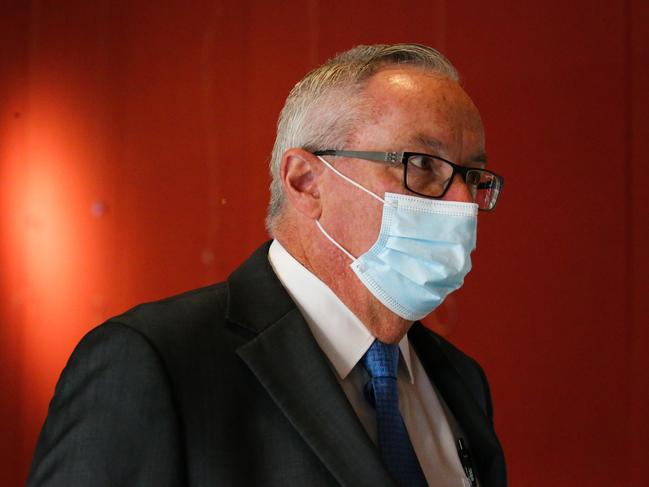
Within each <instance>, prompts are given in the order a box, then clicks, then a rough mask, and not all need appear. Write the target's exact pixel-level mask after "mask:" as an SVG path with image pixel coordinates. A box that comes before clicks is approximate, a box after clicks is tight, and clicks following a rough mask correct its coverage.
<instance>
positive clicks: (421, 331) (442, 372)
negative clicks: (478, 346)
mask: <svg viewBox="0 0 649 487" xmlns="http://www.w3.org/2000/svg"><path fill="white" fill-rule="evenodd" d="M409 338H410V339H411V342H412V344H413V346H414V347H415V349H416V350H417V356H418V357H419V360H420V361H421V362H422V364H423V366H424V369H425V370H426V373H427V374H428V377H429V378H430V380H431V381H432V382H433V383H434V384H435V386H436V387H437V389H438V390H439V392H440V394H441V395H442V397H443V398H444V401H445V402H446V404H447V406H448V407H449V408H450V410H451V411H452V412H453V415H454V416H455V419H456V420H457V422H458V423H459V424H460V426H461V427H462V430H463V431H464V433H465V434H466V435H467V437H468V441H469V445H470V446H471V450H472V454H473V457H474V460H475V464H476V467H477V469H478V476H479V479H480V481H481V484H482V485H483V486H487V487H491V486H500V485H503V486H504V485H505V479H504V471H505V466H504V459H503V454H502V449H501V447H500V443H499V441H498V439H497V437H496V435H495V432H494V430H493V427H492V425H491V419H490V418H488V417H487V415H486V413H485V412H484V411H483V410H482V408H481V407H480V406H479V404H478V402H477V401H476V399H475V396H474V394H473V393H472V392H471V391H470V389H469V387H468V386H467V384H466V381H465V379H464V378H463V377H462V375H461V374H460V373H459V372H458V369H457V368H456V367H455V366H454V364H453V362H452V360H450V358H449V356H447V354H446V353H445V352H444V350H443V349H442V347H441V345H440V342H439V338H437V337H436V336H435V335H434V334H433V333H431V332H430V331H428V330H426V329H425V328H424V326H423V325H421V324H419V323H415V324H414V325H413V327H412V328H411V330H410V333H409ZM480 392H482V391H480Z"/></svg>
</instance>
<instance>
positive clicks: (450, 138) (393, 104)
mask: <svg viewBox="0 0 649 487" xmlns="http://www.w3.org/2000/svg"><path fill="white" fill-rule="evenodd" d="M363 93H364V95H365V96H367V97H368V99H369V100H370V102H371V103H370V107H371V109H370V112H371V113H370V114H369V117H368V118H367V119H366V123H364V124H363V126H361V127H359V132H357V134H358V135H359V136H362V137H363V138H364V139H367V137H368V136H371V135H372V134H374V135H375V136H376V137H377V138H380V139H382V140H386V141H387V140H389V141H390V143H400V144H408V143H409V142H410V141H411V140H421V139H424V140H425V139H429V140H437V141H439V142H441V144H442V145H447V146H453V145H457V144H460V145H466V144H467V143H471V144H478V145H480V144H484V141H483V139H484V134H483V127H482V121H481V119H480V114H479V112H478V110H477V108H476V107H475V105H474V104H473V102H472V101H471V98H469V96H468V95H467V94H466V92H465V91H464V90H463V89H462V87H461V86H460V85H459V84H458V83H457V82H455V81H452V80H449V79H445V78H442V77H440V76H437V75H435V74H434V73H430V72H426V71H423V70H421V69H417V68H410V67H393V68H386V69H383V70H382V71H379V72H378V73H377V74H375V75H374V76H373V77H372V78H370V79H369V80H368V82H367V85H366V87H365V90H364V92H363ZM394 149H396V147H395V148H394Z"/></svg>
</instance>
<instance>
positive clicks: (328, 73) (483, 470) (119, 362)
mask: <svg viewBox="0 0 649 487" xmlns="http://www.w3.org/2000/svg"><path fill="white" fill-rule="evenodd" d="M457 80H458V76H457V73H456V71H455V69H454V68H453V67H452V65H451V64H450V63H449V62H448V61H447V60H446V59H445V58H444V57H443V56H442V55H440V54H439V53H438V52H437V51H435V50H433V49H431V48H428V47H425V46H421V45H406V44H401V45H392V46H386V45H377V46H359V47H356V48H354V49H352V50H350V51H348V52H345V53H343V54H340V55H338V56H336V57H335V58H333V59H331V60H330V61H328V62H327V63H325V64H324V65H323V66H321V67H319V68H317V69H315V70H314V71H312V72H311V73H309V74H308V75H307V76H306V77H305V78H304V79H303V80H302V81H300V82H299V83H298V84H297V85H296V86H295V87H294V88H293V90H292V91H291V93H290V95H289V97H288V99H287V101H286V105H285V107H284V109H283V111H282V114H281V116H280V121H279V125H278V133H277V139H276V143H275V148H274V150H273V157H272V162H271V165H272V173H273V185H272V198H271V205H270V210H269V215H268V219H267V223H268V228H269V230H270V233H271V235H272V236H273V241H272V243H270V244H266V245H264V246H262V247H261V248H260V249H259V250H257V252H256V253H254V254H253V255H252V256H251V257H250V259H249V260H248V261H246V262H244V263H243V264H242V266H241V267H240V268H239V269H237V270H236V271H235V272H234V273H233V274H232V275H231V276H230V277H229V278H228V280H227V281H226V282H224V283H221V284H217V285H214V286H211V287H208V288H205V289H200V290H197V291H193V292H190V293H186V294H183V295H181V296H177V297H173V298H170V299H167V300H164V301H161V302H157V303H150V304H145V305H142V306H138V307H136V308H135V309H133V310H131V311H129V312H127V313H125V314H124V315H121V316H118V317H116V318H113V319H111V320H109V321H108V322H107V323H104V324H103V325H101V326H100V327H98V328H96V329H95V330H93V331H92V332H90V333H89V334H88V335H87V336H86V337H85V338H84V339H83V340H82V341H81V343H80V344H79V346H78V347H77V349H76V350H75V352H74V353H73V355H72V358H71V359H70V361H69V363H68V365H67V367H66V369H65V370H64V372H63V374H62V376H61V379H60V381H59V383H58V385H57V388H56V393H55V396H54V398H53V400H52V403H51V406H50V411H49V416H48V419H47V421H46V424H45V426H44V428H43V431H42V433H41V437H40V439H39V443H38V446H37V449H36V453H35V458H34V463H33V466H32V471H31V475H30V481H29V485H61V486H74V485H93V486H104V485H106V486H108V485H146V486H149V485H151V486H153V485H155V486H165V485H170V486H171V485H173V486H176V485H191V486H203V485H204V486H208V485H269V486H271V485H273V486H291V485H295V486H320V485H348V486H364V485H367V486H384V485H385V486H388V485H402V486H417V485H426V484H427V485H430V486H436V487H442V486H444V487H446V486H449V487H450V486H476V485H481V486H483V487H498V486H504V485H505V484H506V480H505V467H504V459H503V454H502V450H501V448H500V445H499V443H498V440H497V438H496V435H495V433H494V430H493V424H492V409H491V400H490V396H489V389H488V386H487V382H486V379H485V376H484V374H483V372H482V370H481V368H480V367H479V366H478V364H477V363H476V362H474V361H473V360H472V359H470V358H469V357H467V356H466V355H464V354H462V352H460V351H459V350H457V349H456V348H454V347H453V346H452V345H451V344H449V343H448V342H446V341H445V340H444V339H442V338H441V337H439V336H437V335H435V334H434V333H432V332H430V331H428V330H427V329H425V328H424V327H423V326H422V325H421V324H419V323H418V322H417V321H416V320H418V319H420V318H423V317H424V316H426V315H427V314H429V313H430V312H431V311H432V310H434V309H435V308H436V307H437V306H438V305H439V304H440V303H441V302H442V301H443V300H444V298H445V297H446V295H448V293H450V292H452V291H453V290H455V289H457V288H458V287H460V286H461V285H462V282H463V279H464V276H465V275H466V273H467V272H468V271H469V269H470V267H471V261H470V254H471V251H472V250H473V249H474V247H475V238H476V235H475V232H476V218H477V212H478V210H479V209H480V210H491V209H493V208H494V206H495V204H496V201H497V198H498V194H499V191H500V189H501V187H502V184H503V181H502V178H500V177H499V176H497V175H496V174H494V173H492V172H490V171H487V170H486V169H485V168H484V167H485V164H486V157H485V149H484V144H485V142H484V132H483V127H482V123H481V120H480V116H479V114H478V111H477V109H476V108H475V106H474V105H473V103H472V102H471V100H470V98H469V97H468V96H467V94H466V93H465V92H464V91H463V89H462V88H461V87H460V85H459V84H458V81H457Z"/></svg>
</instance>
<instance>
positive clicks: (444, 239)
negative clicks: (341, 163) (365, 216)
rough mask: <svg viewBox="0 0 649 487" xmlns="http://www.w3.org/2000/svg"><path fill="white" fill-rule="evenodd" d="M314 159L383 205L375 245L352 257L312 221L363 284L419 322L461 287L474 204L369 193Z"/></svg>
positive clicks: (469, 248)
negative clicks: (336, 248) (348, 259)
mask: <svg viewBox="0 0 649 487" xmlns="http://www.w3.org/2000/svg"><path fill="white" fill-rule="evenodd" d="M318 158H319V159H320V160H321V161H322V162H323V163H324V164H325V165H326V166H327V167H329V169H331V170H332V171H333V172H334V173H336V174H337V175H338V176H340V177H341V178H343V179H344V180H345V181H347V182H349V183H350V184H352V185H354V186H356V187H357V188H359V189H361V190H363V191H365V192H366V193H368V194H369V195H371V196H372V197H374V198H376V199H378V200H379V201H381V202H382V203H383V216H382V219H381V229H380V231H379V235H378V238H377V240H376V243H375V244H374V245H373V246H372V247H371V248H370V249H369V250H368V251H367V252H365V253H364V254H363V255H361V256H360V257H358V258H356V257H354V256H353V255H351V254H350V253H349V252H348V251H347V250H345V249H344V248H343V247H342V246H341V245H340V244H339V243H338V242H336V241H335V240H334V239H333V238H332V237H331V236H330V235H329V234H328V233H327V232H326V230H325V229H324V228H323V227H322V225H321V224H320V222H319V221H317V220H316V225H317V226H318V228H319V229H320V231H321V232H322V233H323V234H324V235H325V237H327V238H328V239H329V240H330V241H331V242H332V243H333V244H334V245H335V246H336V247H338V248H339V249H340V250H341V251H342V252H344V253H345V254H346V255H347V256H348V257H349V258H350V259H351V260H352V264H351V268H352V270H353V271H354V273H355V274H356V276H357V277H358V278H359V279H360V280H361V282H362V283H363V284H364V285H365V287H366V288H367V289H368V290H369V291H370V292H371V293H372V294H373V295H374V297H376V299H378V300H379V301H380V302H381V303H383V304H384V305H385V306H386V307H387V308H388V309H390V310H391V311H393V312H394V313H395V314H397V315H398V316H401V317H402V318H404V319H406V320H413V321H414V320H419V319H421V318H423V317H425V316H426V315H428V314H429V313H430V312H431V311H433V310H434V309H435V308H437V307H438V306H439V305H440V304H441V303H442V301H444V299H445V298H446V296H448V295H449V294H450V293H451V292H453V291H455V290H456V289H458V288H459V287H460V286H462V283H463V282H464V277H465V276H466V275H467V273H468V272H469V271H470V270H471V252H472V251H473V250H474V249H475V245H476V232H477V225H478V205H477V204H475V203H461V202H453V201H442V200H434V199H429V198H420V197H416V196H409V195H403V194H396V193H385V197H384V198H381V197H380V196H378V195H376V194H374V193H372V192H371V191H370V190H368V189H366V188H364V187H363V186H361V185H360V184H358V183H357V182H356V181H353V180H352V179H350V178H348V177H347V176H345V175H344V174H342V173H341V172H339V171H338V170H337V169H335V168H334V167H333V166H332V165H330V164H329V163H328V162H327V161H325V160H324V159H323V158H322V157H319V156H318Z"/></svg>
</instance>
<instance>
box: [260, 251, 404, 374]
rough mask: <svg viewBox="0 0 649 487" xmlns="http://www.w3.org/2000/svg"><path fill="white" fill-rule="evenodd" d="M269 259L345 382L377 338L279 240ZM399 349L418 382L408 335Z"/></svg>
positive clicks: (402, 340) (401, 342)
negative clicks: (413, 368) (412, 363)
mask: <svg viewBox="0 0 649 487" xmlns="http://www.w3.org/2000/svg"><path fill="white" fill-rule="evenodd" d="M268 260H269V261H270V264H271V266H272V268H273V270H274V271H275V274H276V275H277V277H278V278H279V280H280V282H281V283H282V285H283V286H284V287H285V288H286V290H287V291H288V293H289V295H290V296H291V298H293V300H294V301H295V303H296V304H297V307H298V308H299V310H300V311H301V312H302V315H303V316H304V318H305V320H306V322H307V324H308V325H309V328H310V329H311V333H312V334H313V336H314V337H315V340H316V342H317V343H318V345H319V346H320V348H321V349H322V351H323V352H324V354H325V355H326V356H327V358H328V359H329V361H330V362H331V364H332V365H333V368H334V370H335V371H336V373H337V374H338V376H339V377H340V378H341V379H345V378H346V377H347V375H349V373H350V372H351V370H352V369H353V368H354V366H355V365H356V364H357V363H358V362H359V360H360V359H361V358H362V357H363V355H365V352H366V351H367V349H368V348H370V345H371V344H372V342H373V341H374V336H372V334H371V333H370V332H369V330H368V329H367V327H366V326H365V325H364V324H363V323H362V322H361V320H359V319H358V317H357V316H356V315H355V314H354V313H352V311H351V310H350V309H349V308H348V307H347V306H345V304H344V303H343V302H342V301H341V300H340V299H339V298H338V296H336V294H335V293H334V292H333V291H332V290H331V289H329V287H328V286H327V285H326V284H325V283H324V282H322V281H321V280H320V279H318V278H317V277H316V276H315V275H314V274H313V273H311V272H310V271H309V270H307V269H306V268H305V267H304V266H302V264H300V263H299V262H298V261H297V260H296V259H295V258H294V257H293V256H292V255H291V254H289V253H288V251H287V250H286V249H285V248H284V247H283V246H282V244H280V243H279V242H278V241H277V240H273V243H272V244H271V246H270V249H269V251H268ZM399 348H400V350H401V356H402V357H403V360H402V361H401V362H402V363H403V364H404V365H405V367H406V371H407V374H408V378H409V380H410V382H411V383H414V380H413V375H412V372H411V370H412V367H411V359H410V344H409V342H408V335H405V336H404V337H403V338H402V339H401V341H400V342H399Z"/></svg>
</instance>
